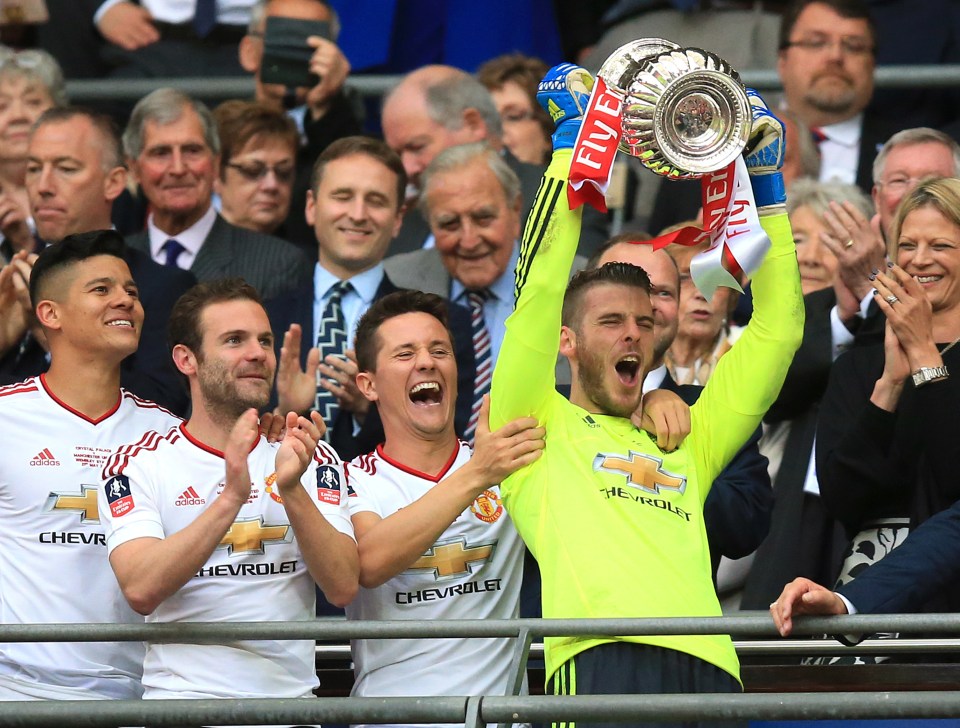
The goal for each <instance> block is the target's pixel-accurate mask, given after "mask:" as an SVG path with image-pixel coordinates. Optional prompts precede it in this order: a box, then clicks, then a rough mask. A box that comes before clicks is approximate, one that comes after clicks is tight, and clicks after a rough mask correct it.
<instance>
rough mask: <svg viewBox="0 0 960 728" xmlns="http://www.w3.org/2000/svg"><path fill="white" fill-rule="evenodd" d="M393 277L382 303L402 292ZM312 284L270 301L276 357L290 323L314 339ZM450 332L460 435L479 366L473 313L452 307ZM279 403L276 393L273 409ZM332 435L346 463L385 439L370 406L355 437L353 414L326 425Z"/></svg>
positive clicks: (303, 353)
mask: <svg viewBox="0 0 960 728" xmlns="http://www.w3.org/2000/svg"><path fill="white" fill-rule="evenodd" d="M399 290H400V288H398V287H397V286H395V285H394V284H393V282H392V281H391V280H390V277H389V276H387V275H384V277H383V280H382V281H381V282H380V287H379V288H378V289H377V293H376V295H375V296H374V300H379V299H381V298H383V297H384V296H386V295H387V294H389V293H393V292H394V291H399ZM313 299H314V291H313V283H312V282H311V284H310V285H308V286H304V287H302V288H300V289H298V290H296V291H293V292H291V293H288V294H285V295H283V296H280V297H279V298H276V299H274V300H272V301H268V302H267V314H268V315H269V316H270V324H271V327H272V328H273V332H274V338H275V339H276V347H277V356H278V357H279V356H280V345H281V343H282V341H283V334H284V333H285V332H286V331H287V329H289V328H290V324H294V323H296V324H300V326H301V327H302V329H303V331H304V336H305V337H310V336H312V332H313V329H314V325H313ZM449 316H450V329H451V331H452V333H453V347H454V355H455V357H456V360H457V391H458V395H457V405H456V412H455V417H454V423H455V428H456V431H457V434H461V433H463V431H464V430H465V429H466V426H467V423H468V422H469V420H470V412H471V410H472V408H473V379H474V374H475V370H476V367H475V366H474V360H473V330H472V328H471V323H470V312H469V311H467V310H466V309H465V308H463V307H462V306H453V305H451V306H450V312H449ZM309 351H310V346H309V345H307V342H306V341H305V342H304V345H303V346H301V348H300V365H301V366H305V365H306V361H307V354H308V353H309ZM275 404H276V394H275V393H274V398H273V401H272V402H271V406H273V405H275ZM327 426H328V427H330V429H331V431H332V434H331V436H330V444H331V445H333V447H334V448H335V449H336V451H337V453H338V454H339V455H340V457H341V458H342V459H343V460H345V461H346V460H352V459H353V458H355V457H357V456H358V455H363V454H364V453H368V452H370V451H372V450H373V449H374V448H376V446H377V445H379V444H380V443H381V442H383V440H384V434H383V423H382V422H381V421H380V415H379V413H378V412H377V408H376V406H375V405H373V406H371V407H370V410H369V412H368V413H367V416H366V418H364V422H363V426H362V427H361V428H360V432H359V433H357V435H356V436H354V434H353V415H351V414H350V413H349V412H343V411H341V412H338V413H337V417H336V419H335V420H334V422H333V423H332V424H331V423H327Z"/></svg>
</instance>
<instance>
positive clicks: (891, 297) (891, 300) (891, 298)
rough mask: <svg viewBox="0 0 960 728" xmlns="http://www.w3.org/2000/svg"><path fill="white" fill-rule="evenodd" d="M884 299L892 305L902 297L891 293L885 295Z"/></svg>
mask: <svg viewBox="0 0 960 728" xmlns="http://www.w3.org/2000/svg"><path fill="white" fill-rule="evenodd" d="M884 300H885V301H886V302H887V303H889V304H890V305H891V306H892V305H893V304H895V303H897V302H898V301H899V300H900V299H899V298H897V297H896V296H894V295H893V294H892V293H891V294H890V295H889V296H884Z"/></svg>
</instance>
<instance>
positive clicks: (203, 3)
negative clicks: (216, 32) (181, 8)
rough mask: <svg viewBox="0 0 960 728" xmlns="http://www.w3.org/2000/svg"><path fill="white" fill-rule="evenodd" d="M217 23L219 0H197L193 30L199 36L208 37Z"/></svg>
mask: <svg viewBox="0 0 960 728" xmlns="http://www.w3.org/2000/svg"><path fill="white" fill-rule="evenodd" d="M216 24H217V0H197V9H196V10H195V11H194V13H193V23H192V25H193V32H194V33H196V34H197V37H198V38H206V37H207V36H208V35H210V31H211V30H213V27H214V26H215V25H216Z"/></svg>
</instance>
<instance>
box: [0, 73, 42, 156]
mask: <svg viewBox="0 0 960 728" xmlns="http://www.w3.org/2000/svg"><path fill="white" fill-rule="evenodd" d="M53 105H54V104H53V98H52V97H51V96H50V93H49V91H48V90H47V89H46V87H44V86H43V85H42V84H40V83H38V82H37V81H34V80H31V79H28V78H27V77H25V76H22V75H19V74H6V75H3V76H0V159H3V160H17V159H19V160H22V159H24V158H26V156H27V143H28V141H29V138H30V127H32V126H33V122H35V121H36V120H37V119H38V118H40V114H42V113H43V112H44V111H46V110H47V109H49V108H51V107H53Z"/></svg>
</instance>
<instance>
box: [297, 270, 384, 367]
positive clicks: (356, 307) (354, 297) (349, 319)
mask: <svg viewBox="0 0 960 728" xmlns="http://www.w3.org/2000/svg"><path fill="white" fill-rule="evenodd" d="M347 280H348V281H349V282H350V285H351V289H350V290H349V291H347V292H346V293H345V294H344V295H343V297H342V298H341V299H340V310H341V311H342V312H343V322H344V323H345V324H346V326H347V348H348V349H352V348H353V340H354V338H355V337H356V334H357V324H359V323H360V317H361V316H363V314H365V313H366V312H367V309H368V308H370V305H371V304H372V303H373V299H374V298H376V296H377V289H378V288H380V284H381V283H382V282H383V263H377V264H376V265H375V266H373V268H370V269H369V270H365V271H363V273H358V274H357V275H355V276H353V277H352V278H348V279H347ZM339 282H340V279H339V278H337V277H336V276H335V275H333V273H331V272H330V271H328V270H327V269H326V268H324V267H323V266H322V265H320V264H319V263H317V265H316V266H315V267H314V271H313V332H312V334H311V336H312V337H313V338H311V340H310V342H311V343H310V346H316V344H317V336H318V334H319V331H320V320H321V319H322V318H323V311H324V309H325V308H326V307H327V301H329V300H330V296H332V295H333V287H334V285H336V284H337V283H339Z"/></svg>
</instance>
